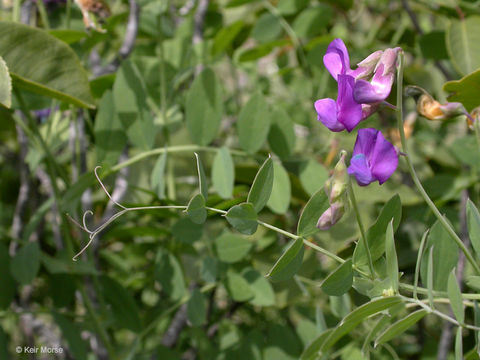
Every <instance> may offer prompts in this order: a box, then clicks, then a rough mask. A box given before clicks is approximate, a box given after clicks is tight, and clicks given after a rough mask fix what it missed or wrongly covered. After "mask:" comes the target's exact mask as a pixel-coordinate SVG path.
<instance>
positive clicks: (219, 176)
mask: <svg viewBox="0 0 480 360" xmlns="http://www.w3.org/2000/svg"><path fill="white" fill-rule="evenodd" d="M234 182H235V166H234V164H233V160H232V156H231V155H230V151H229V150H228V148H226V147H222V148H220V149H218V151H217V153H216V154H215V158H214V159H213V165H212V183H213V187H214V188H215V190H216V191H217V193H218V195H220V196H221V197H222V198H224V199H229V198H231V197H232V193H233V185H234Z"/></svg>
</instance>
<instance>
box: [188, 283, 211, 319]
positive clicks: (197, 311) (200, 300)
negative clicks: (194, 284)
mask: <svg viewBox="0 0 480 360" xmlns="http://www.w3.org/2000/svg"><path fill="white" fill-rule="evenodd" d="M187 317H188V320H189V321H190V323H191V324H192V325H193V326H201V325H203V324H204V323H205V321H206V320H207V301H206V299H205V296H204V295H203V293H202V292H201V291H200V290H198V289H194V290H193V292H192V295H191V297H190V299H189V300H188V303H187Z"/></svg>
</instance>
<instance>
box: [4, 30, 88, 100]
mask: <svg viewBox="0 0 480 360" xmlns="http://www.w3.org/2000/svg"><path fill="white" fill-rule="evenodd" d="M0 39H2V41H0V55H1V56H2V57H3V59H4V60H5V62H6V63H7V65H8V68H9V71H10V76H11V77H12V80H13V86H14V87H18V88H22V89H25V90H28V91H31V92H34V93H37V94H40V95H45V96H50V97H53V98H55V99H59V100H61V101H65V102H67V103H70V104H73V105H76V106H80V107H90V108H93V107H94V104H93V99H92V96H91V94H90V86H89V84H88V79H87V74H86V72H85V70H84V69H83V67H82V65H81V64H80V61H79V59H78V57H77V55H76V54H75V52H74V51H73V50H72V49H71V48H70V47H69V46H68V45H67V44H65V43H64V42H63V41H60V40H58V39H56V38H55V37H54V36H52V35H50V34H48V33H47V32H46V31H44V30H40V29H38V28H33V27H31V26H26V25H22V24H19V23H13V22H8V21H3V22H0Z"/></svg>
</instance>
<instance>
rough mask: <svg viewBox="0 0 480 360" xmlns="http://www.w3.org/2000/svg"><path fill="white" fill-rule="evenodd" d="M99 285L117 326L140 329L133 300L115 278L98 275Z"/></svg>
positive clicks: (136, 330)
mask: <svg viewBox="0 0 480 360" xmlns="http://www.w3.org/2000/svg"><path fill="white" fill-rule="evenodd" d="M100 287H101V289H102V295H103V298H104V299H105V301H106V302H107V303H108V304H110V306H111V309H112V313H113V317H114V318H115V322H116V323H117V325H118V326H119V327H122V328H126V329H129V330H132V331H133V332H139V331H140V330H141V329H142V325H141V322H140V317H139V315H138V308H137V304H136V303H135V300H134V299H133V297H132V295H131V294H130V292H129V291H127V290H126V289H125V288H124V287H123V286H122V285H120V284H119V283H118V282H117V281H116V280H114V279H112V278H109V277H107V276H101V277H100Z"/></svg>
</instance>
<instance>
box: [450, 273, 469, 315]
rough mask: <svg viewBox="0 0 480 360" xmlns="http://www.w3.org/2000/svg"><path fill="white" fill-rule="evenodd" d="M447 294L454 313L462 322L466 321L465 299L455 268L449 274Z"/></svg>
mask: <svg viewBox="0 0 480 360" xmlns="http://www.w3.org/2000/svg"><path fill="white" fill-rule="evenodd" d="M447 294H448V298H449V299H450V306H451V307H452V311H453V314H454V315H455V318H456V319H457V321H458V322H459V323H460V324H463V323H464V321H465V313H464V310H463V299H462V293H461V291H460V287H459V286H458V282H457V277H456V276H455V268H454V269H452V271H451V272H450V274H449V275H448V282H447Z"/></svg>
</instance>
